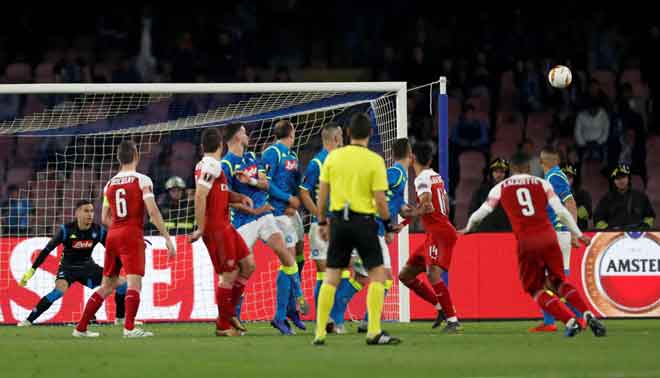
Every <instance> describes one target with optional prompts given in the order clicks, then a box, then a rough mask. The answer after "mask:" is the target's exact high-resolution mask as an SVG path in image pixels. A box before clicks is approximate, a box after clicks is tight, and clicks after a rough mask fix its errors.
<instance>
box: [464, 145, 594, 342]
mask: <svg viewBox="0 0 660 378" xmlns="http://www.w3.org/2000/svg"><path fill="white" fill-rule="evenodd" d="M529 160H530V158H529V156H527V155H525V154H524V153H517V154H516V155H514V156H513V158H512V159H511V172H512V174H513V175H512V176H511V177H509V178H508V179H505V180H504V181H502V182H500V183H499V184H497V185H496V186H495V187H493V189H491V191H490V193H489V194H488V200H486V202H484V204H483V205H481V207H480V208H479V209H478V210H477V211H475V212H474V213H473V214H472V215H471V216H470V219H469V221H468V225H467V227H466V232H470V231H471V230H473V229H474V228H475V227H476V225H477V224H478V223H479V222H481V221H482V220H483V219H484V217H485V216H487V215H488V214H490V213H491V212H492V211H493V208H495V207H496V206H497V204H498V203H501V205H502V206H503V207H504V211H505V212H506V214H507V216H508V217H509V220H510V221H511V226H512V228H513V232H514V234H515V235H516V239H517V240H518V268H519V270H520V279H521V281H522V285H523V289H524V290H525V291H526V292H527V293H529V295H531V296H532V298H534V300H535V301H536V303H538V305H539V306H540V307H541V308H542V309H543V310H544V311H546V312H547V313H549V314H550V315H552V316H553V317H555V319H558V320H560V321H561V322H563V323H564V324H566V331H565V335H566V336H568V337H573V336H575V335H576V334H577V333H578V332H580V329H581V328H580V325H579V324H578V322H577V320H576V318H575V317H574V315H573V312H572V311H571V310H570V309H569V308H568V307H567V306H566V305H565V304H564V303H563V302H562V300H561V298H564V300H566V302H567V303H568V304H570V305H571V306H573V307H574V308H575V309H577V310H578V311H580V312H581V313H582V316H583V318H584V320H585V321H586V322H587V324H588V325H589V327H590V328H591V331H592V332H593V333H594V335H595V336H597V337H600V336H605V334H606V330H605V326H604V325H603V324H602V323H601V322H600V321H599V320H598V319H596V317H595V316H594V315H593V314H592V313H591V312H590V311H589V309H588V307H587V305H586V304H585V302H584V300H583V299H582V297H581V296H580V293H579V292H578V291H577V289H576V288H575V287H573V285H571V284H570V283H568V282H566V281H565V277H564V267H563V263H562V253H561V249H560V247H559V243H558V242H557V234H556V233H555V230H554V228H553V227H552V224H551V223H550V219H549V217H548V211H547V206H548V204H549V205H550V207H552V209H553V210H554V212H555V213H556V214H557V216H558V217H559V219H561V221H562V223H563V224H565V225H566V226H567V227H568V229H569V230H570V231H571V233H572V234H573V235H575V236H576V237H577V238H578V240H580V241H581V242H582V243H584V244H585V245H589V243H590V242H591V239H590V238H589V237H588V236H585V235H583V234H582V232H581V231H580V229H579V228H578V226H577V224H576V223H575V221H574V220H573V217H572V216H571V214H570V213H569V212H568V210H566V208H565V207H564V206H563V205H562V204H561V201H560V199H559V198H558V197H557V195H556V194H555V192H554V190H553V189H552V186H551V185H550V183H548V182H547V181H545V180H543V179H541V178H538V177H534V176H531V175H530V174H529V172H530V168H529ZM546 271H547V280H546ZM560 297H561V298H560Z"/></svg>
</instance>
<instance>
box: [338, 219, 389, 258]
mask: <svg viewBox="0 0 660 378" xmlns="http://www.w3.org/2000/svg"><path fill="white" fill-rule="evenodd" d="M353 249H356V250H357V252H358V254H359V255H360V258H361V259H362V263H363V264H364V266H365V268H367V270H370V269H372V268H375V267H377V266H379V265H383V252H382V250H381V248H380V242H379V240H378V224H377V223H376V220H375V219H374V217H373V216H371V215H358V214H351V217H350V220H348V221H345V220H344V219H343V218H342V217H341V216H333V217H332V219H331V223H330V244H329V245H328V259H327V266H328V268H335V269H345V268H348V266H349V264H350V262H351V254H352V253H353Z"/></svg>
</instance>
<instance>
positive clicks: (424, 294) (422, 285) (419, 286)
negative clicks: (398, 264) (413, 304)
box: [403, 278, 438, 306]
mask: <svg viewBox="0 0 660 378" xmlns="http://www.w3.org/2000/svg"><path fill="white" fill-rule="evenodd" d="M403 284H404V285H406V286H407V287H408V288H409V289H410V290H412V291H414V292H415V294H417V295H419V297H420V298H422V299H423V300H425V301H427V302H429V303H430V304H432V305H434V306H435V305H436V304H438V298H437V297H436V295H435V293H434V292H433V289H432V288H431V287H430V286H429V285H428V284H427V283H426V282H423V281H421V280H420V279H417V278H413V279H412V280H410V281H408V282H403Z"/></svg>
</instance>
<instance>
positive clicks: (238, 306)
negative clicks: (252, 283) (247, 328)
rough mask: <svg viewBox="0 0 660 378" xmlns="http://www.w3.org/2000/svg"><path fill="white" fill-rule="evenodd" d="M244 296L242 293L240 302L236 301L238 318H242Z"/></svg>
mask: <svg viewBox="0 0 660 378" xmlns="http://www.w3.org/2000/svg"><path fill="white" fill-rule="evenodd" d="M243 298H244V296H242V295H241V297H240V298H238V303H236V319H238V320H240V319H241V307H243Z"/></svg>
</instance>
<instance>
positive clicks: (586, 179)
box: [581, 161, 610, 208]
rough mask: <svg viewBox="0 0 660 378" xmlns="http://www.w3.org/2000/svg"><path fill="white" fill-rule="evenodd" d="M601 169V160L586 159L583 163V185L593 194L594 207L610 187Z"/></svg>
mask: <svg viewBox="0 0 660 378" xmlns="http://www.w3.org/2000/svg"><path fill="white" fill-rule="evenodd" d="M600 169H601V166H600V162H596V161H585V162H584V163H583V164H582V176H581V177H582V186H583V187H584V189H585V190H586V191H587V192H589V194H591V199H592V201H593V205H594V208H595V206H596V204H598V201H599V200H600V199H601V198H602V197H603V195H605V193H607V192H608V191H609V187H610V186H609V182H608V180H607V179H606V178H605V177H603V175H602V174H601V173H600Z"/></svg>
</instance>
